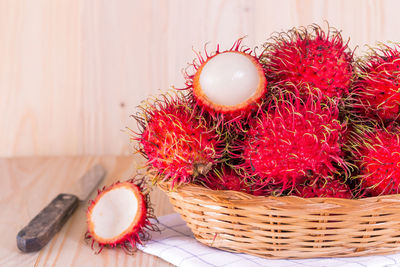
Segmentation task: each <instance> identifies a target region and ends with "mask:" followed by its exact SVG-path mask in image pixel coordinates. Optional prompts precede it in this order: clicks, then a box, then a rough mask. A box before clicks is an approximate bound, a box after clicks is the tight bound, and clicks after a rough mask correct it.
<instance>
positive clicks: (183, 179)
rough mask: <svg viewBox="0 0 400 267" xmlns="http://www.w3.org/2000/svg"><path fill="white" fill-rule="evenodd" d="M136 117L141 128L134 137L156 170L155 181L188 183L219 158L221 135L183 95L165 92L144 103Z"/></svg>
mask: <svg viewBox="0 0 400 267" xmlns="http://www.w3.org/2000/svg"><path fill="white" fill-rule="evenodd" d="M135 118H136V120H137V121H138V122H139V124H140V126H141V128H142V130H141V133H140V134H136V135H134V136H133V139H134V140H136V141H138V142H139V149H138V150H139V152H141V153H142V154H143V155H144V156H145V157H146V158H147V166H148V167H149V170H155V171H156V172H157V175H156V176H155V181H156V182H157V181H159V180H160V179H161V180H162V181H168V182H170V184H171V187H174V186H175V185H178V184H181V183H188V182H191V181H192V180H193V178H195V177H196V176H198V175H204V174H206V173H207V172H208V171H209V170H210V169H211V167H212V166H213V165H215V164H217V163H218V162H219V161H220V158H221V155H222V151H223V149H224V143H223V142H221V141H220V139H221V137H220V136H219V135H218V134H217V133H216V132H215V131H214V130H212V129H209V128H208V126H207V124H206V122H205V121H204V119H203V118H201V117H200V116H199V115H198V114H196V112H195V111H194V110H193V109H192V108H191V106H190V103H189V102H188V100H187V99H186V98H185V97H184V96H183V95H181V94H176V95H172V96H164V97H163V98H162V99H158V100H156V101H154V103H152V104H149V105H148V106H147V107H143V113H141V114H138V115H136V116H135Z"/></svg>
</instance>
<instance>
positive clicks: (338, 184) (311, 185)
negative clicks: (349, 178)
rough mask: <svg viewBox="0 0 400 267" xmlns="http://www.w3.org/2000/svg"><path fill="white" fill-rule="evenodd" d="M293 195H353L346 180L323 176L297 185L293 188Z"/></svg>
mask: <svg viewBox="0 0 400 267" xmlns="http://www.w3.org/2000/svg"><path fill="white" fill-rule="evenodd" d="M292 195H294V196H299V197H304V198H311V197H334V198H352V197H353V194H352V192H351V189H350V187H349V186H348V185H347V184H346V183H345V182H343V181H341V180H339V179H337V178H334V177H328V178H322V179H317V180H314V181H306V182H305V183H304V184H300V185H297V186H296V187H295V189H294V190H293V192H292Z"/></svg>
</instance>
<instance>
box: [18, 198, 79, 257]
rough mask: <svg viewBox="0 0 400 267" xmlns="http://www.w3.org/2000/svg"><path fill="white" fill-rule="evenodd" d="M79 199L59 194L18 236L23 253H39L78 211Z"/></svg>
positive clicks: (19, 246)
mask: <svg viewBox="0 0 400 267" xmlns="http://www.w3.org/2000/svg"><path fill="white" fill-rule="evenodd" d="M78 204H79V199H78V198H77V197H76V196H74V195H71V194H59V195H58V196H57V197H56V198H55V199H53V201H51V202H50V204H49V205H47V207H45V208H44V209H43V210H41V211H40V213H39V214H38V215H36V217H35V218H33V219H32V220H31V221H30V222H29V224H28V225H27V226H25V227H24V228H23V229H22V230H21V231H19V233H18V235H17V246H18V248H19V249H20V250H21V251H23V252H33V251H38V250H40V249H41V248H42V247H44V246H45V245H46V244H47V243H48V242H49V241H50V239H51V238H52V237H53V236H54V235H55V234H56V233H57V232H58V231H59V230H60V229H61V228H62V226H63V225H64V224H65V222H66V221H67V220H68V218H69V217H70V216H71V215H72V213H73V212H74V211H75V210H76V208H77V207H78Z"/></svg>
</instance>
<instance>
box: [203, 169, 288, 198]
mask: <svg viewBox="0 0 400 267" xmlns="http://www.w3.org/2000/svg"><path fill="white" fill-rule="evenodd" d="M196 182H197V183H198V184H201V185H203V186H204V187H206V188H209V189H212V190H232V191H238V192H244V193H247V194H251V195H256V196H271V195H274V196H277V195H280V194H281V193H282V190H281V188H279V187H277V186H273V185H267V186H264V187H261V186H259V185H256V184H254V182H253V181H252V180H251V179H247V178H246V177H243V175H241V174H240V173H239V172H236V171H235V170H234V169H233V168H231V167H228V166H226V165H221V166H218V167H216V168H214V169H213V170H211V171H210V172H209V173H207V174H206V175H204V176H200V177H198V179H197V181H196Z"/></svg>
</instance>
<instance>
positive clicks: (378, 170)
mask: <svg viewBox="0 0 400 267" xmlns="http://www.w3.org/2000/svg"><path fill="white" fill-rule="evenodd" d="M357 141H358V142H357V143H356V144H355V145H354V144H353V146H354V149H353V154H354V158H355V162H356V164H357V165H358V167H359V175H358V176H357V177H356V178H358V179H359V180H360V182H361V188H363V189H365V191H366V192H367V193H369V194H370V195H372V196H378V195H389V194H398V193H399V191H400V188H399V187H400V135H399V128H398V127H390V128H387V129H376V130H375V131H373V132H366V133H364V134H363V135H362V136H360V138H357Z"/></svg>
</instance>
